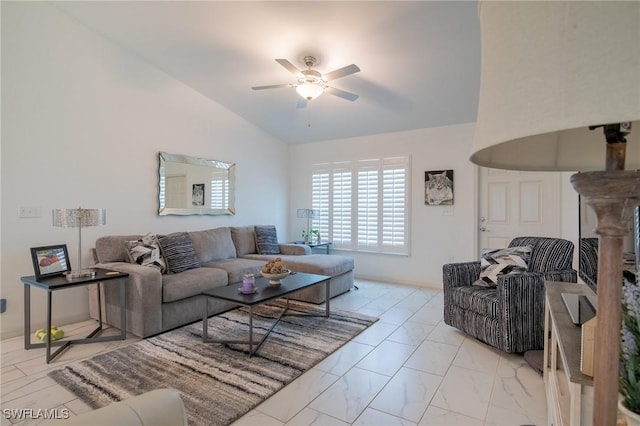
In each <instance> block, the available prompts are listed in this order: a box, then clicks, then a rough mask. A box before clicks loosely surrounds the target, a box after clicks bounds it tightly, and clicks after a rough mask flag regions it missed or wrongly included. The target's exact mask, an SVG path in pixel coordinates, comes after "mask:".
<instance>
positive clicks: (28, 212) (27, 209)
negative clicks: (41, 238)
mask: <svg viewBox="0 0 640 426" xmlns="http://www.w3.org/2000/svg"><path fill="white" fill-rule="evenodd" d="M41 216H42V207H40V206H24V207H20V208H19V209H18V217H22V218H36V217H41Z"/></svg>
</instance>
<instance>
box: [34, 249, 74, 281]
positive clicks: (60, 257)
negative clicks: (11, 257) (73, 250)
mask: <svg viewBox="0 0 640 426" xmlns="http://www.w3.org/2000/svg"><path fill="white" fill-rule="evenodd" d="M31 261H32V262H33V272H34V273H35V276H36V279H38V280H39V279H41V278H47V277H55V276H56V275H64V274H65V273H67V272H69V271H71V262H70V261H69V252H68V251H67V245H66V244H57V245H53V246H43V247H32V248H31Z"/></svg>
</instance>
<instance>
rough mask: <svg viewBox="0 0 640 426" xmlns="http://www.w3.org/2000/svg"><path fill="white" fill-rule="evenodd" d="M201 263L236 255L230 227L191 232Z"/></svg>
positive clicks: (190, 235)
mask: <svg viewBox="0 0 640 426" xmlns="http://www.w3.org/2000/svg"><path fill="white" fill-rule="evenodd" d="M189 237H191V241H192V242H193V248H194V250H195V251H196V257H197V258H198V261H199V262H200V263H205V262H210V261H212V260H218V259H229V258H231V257H236V247H235V246H234V245H233V240H232V239H231V230H230V229H229V228H228V227H222V228H215V229H207V230H205V231H193V232H189Z"/></svg>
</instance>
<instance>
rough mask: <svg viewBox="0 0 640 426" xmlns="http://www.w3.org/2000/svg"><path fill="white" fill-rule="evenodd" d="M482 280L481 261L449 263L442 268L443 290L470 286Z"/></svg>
mask: <svg viewBox="0 0 640 426" xmlns="http://www.w3.org/2000/svg"><path fill="white" fill-rule="evenodd" d="M478 278H480V261H479V260H477V261H473V262H461V263H447V264H445V265H443V266H442V285H443V288H444V289H445V290H446V289H451V288H454V287H462V286H469V285H471V284H473V282H474V281H475V280H477V279H478Z"/></svg>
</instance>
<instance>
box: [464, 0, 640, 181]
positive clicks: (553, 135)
mask: <svg viewBox="0 0 640 426" xmlns="http://www.w3.org/2000/svg"><path fill="white" fill-rule="evenodd" d="M479 16H480V25H481V32H482V74H481V84H480V101H479V105H478V118H477V123H476V130H475V135H474V141H473V148H472V154H471V161H472V162H474V163H476V164H479V165H481V166H486V167H494V168H501V169H512V170H539V171H554V170H555V171H593V170H604V169H605V157H606V148H605V144H606V142H605V138H604V135H603V130H602V128H599V129H595V130H589V129H588V127H589V126H594V125H603V124H613V123H620V122H633V123H632V126H633V129H632V132H631V134H629V135H627V144H626V145H627V148H626V167H625V168H626V169H627V170H632V169H638V168H640V2H635V1H629V2H622V1H620V2H618V1H513V2H501V1H500V2H499V1H486V2H482V3H481V5H480V8H479Z"/></svg>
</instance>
